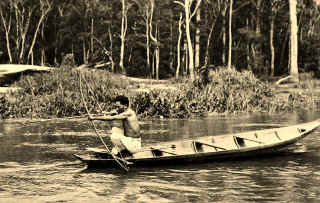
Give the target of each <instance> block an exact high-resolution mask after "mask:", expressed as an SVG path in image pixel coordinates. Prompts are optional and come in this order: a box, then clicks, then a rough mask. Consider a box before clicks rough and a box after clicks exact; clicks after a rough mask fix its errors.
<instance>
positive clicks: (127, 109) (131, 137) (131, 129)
mask: <svg viewBox="0 0 320 203" xmlns="http://www.w3.org/2000/svg"><path fill="white" fill-rule="evenodd" d="M114 102H115V105H116V107H117V109H118V111H117V114H116V115H112V114H111V113H110V114H111V115H110V114H109V115H108V114H106V115H104V116H96V117H92V116H90V115H89V119H90V120H100V121H110V122H111V127H112V129H111V136H110V139H111V142H112V144H113V145H114V147H113V149H112V151H111V152H112V153H113V154H115V155H116V154H118V153H119V152H121V151H126V150H127V151H129V152H130V153H131V154H133V153H135V152H137V151H139V150H140V148H141V136H140V125H139V122H138V119H137V115H136V113H135V112H134V111H133V110H132V109H131V105H130V102H129V99H128V97H126V96H117V97H116V98H115V99H114ZM112 112H115V111H112Z"/></svg>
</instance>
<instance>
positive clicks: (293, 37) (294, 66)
mask: <svg viewBox="0 0 320 203" xmlns="http://www.w3.org/2000/svg"><path fill="white" fill-rule="evenodd" d="M296 8H297V2H296V0H289V10H290V50H289V53H290V75H291V76H292V77H293V78H294V80H295V81H299V71H298V39H297V37H298V26H297V11H296Z"/></svg>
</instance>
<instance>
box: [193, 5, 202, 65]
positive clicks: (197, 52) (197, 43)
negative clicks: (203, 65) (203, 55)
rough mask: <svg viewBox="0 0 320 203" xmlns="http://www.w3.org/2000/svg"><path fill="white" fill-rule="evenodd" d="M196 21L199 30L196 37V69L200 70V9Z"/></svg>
mask: <svg viewBox="0 0 320 203" xmlns="http://www.w3.org/2000/svg"><path fill="white" fill-rule="evenodd" d="M196 21H197V29H196V37H195V59H194V67H195V69H199V67H200V22H201V12H200V9H198V11H197V14H196Z"/></svg>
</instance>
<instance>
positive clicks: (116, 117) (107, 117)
mask: <svg viewBox="0 0 320 203" xmlns="http://www.w3.org/2000/svg"><path fill="white" fill-rule="evenodd" d="M129 116H130V114H129V113H126V112H123V113H121V114H119V115H114V116H110V115H104V116H90V115H89V120H99V121H114V120H124V119H126V118H128V117H129Z"/></svg>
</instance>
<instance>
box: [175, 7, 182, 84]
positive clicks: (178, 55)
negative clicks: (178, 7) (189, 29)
mask: <svg viewBox="0 0 320 203" xmlns="http://www.w3.org/2000/svg"><path fill="white" fill-rule="evenodd" d="M181 36H182V13H180V19H179V37H178V43H177V69H176V79H178V78H179V71H180V64H181V59H180V53H181V52H180V48H181Z"/></svg>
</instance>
